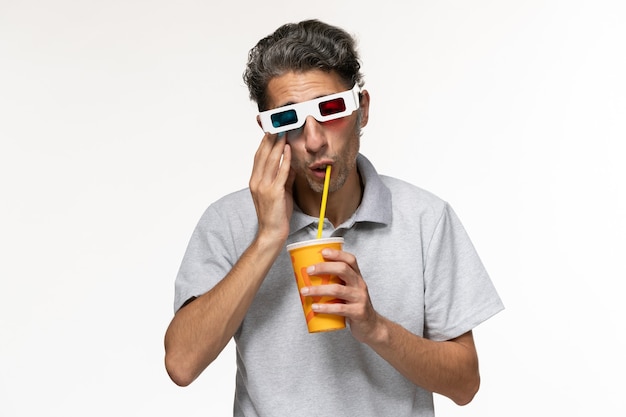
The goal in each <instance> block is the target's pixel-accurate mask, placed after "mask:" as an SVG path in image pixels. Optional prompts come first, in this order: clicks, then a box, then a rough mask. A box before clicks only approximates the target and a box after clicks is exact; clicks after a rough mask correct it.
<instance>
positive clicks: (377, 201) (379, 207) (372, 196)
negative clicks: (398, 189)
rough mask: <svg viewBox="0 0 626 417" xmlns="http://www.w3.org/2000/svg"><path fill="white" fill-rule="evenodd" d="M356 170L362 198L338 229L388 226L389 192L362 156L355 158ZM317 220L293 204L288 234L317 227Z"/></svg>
mask: <svg viewBox="0 0 626 417" xmlns="http://www.w3.org/2000/svg"><path fill="white" fill-rule="evenodd" d="M356 162H357V169H358V170H359V174H360V175H361V181H362V182H363V186H364V190H363V198H362V199H361V204H360V205H359V207H358V208H357V209H356V211H355V212H354V214H353V215H352V216H351V217H350V218H349V219H348V220H346V222H344V223H343V224H342V225H340V226H339V227H337V229H339V228H350V227H352V226H353V225H354V224H355V223H358V222H371V223H380V224H384V225H388V224H390V223H391V191H389V188H387V186H386V185H385V184H384V183H383V181H382V179H381V178H380V176H379V175H378V172H376V168H374V165H372V163H371V162H370V161H369V160H368V159H367V158H366V157H365V156H363V155H362V154H359V155H358V156H357V160H356ZM318 221H319V219H317V218H316V217H313V216H309V215H308V214H305V213H303V212H302V210H300V207H298V206H297V205H295V204H294V209H293V214H292V216H291V223H290V230H291V232H290V234H293V233H295V232H297V231H298V230H301V229H303V228H305V227H309V226H311V225H312V224H315V225H317V222H318Z"/></svg>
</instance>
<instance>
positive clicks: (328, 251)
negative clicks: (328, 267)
mask: <svg viewBox="0 0 626 417" xmlns="http://www.w3.org/2000/svg"><path fill="white" fill-rule="evenodd" d="M331 253H332V251H331V250H330V249H322V255H323V256H328V255H330V254H331Z"/></svg>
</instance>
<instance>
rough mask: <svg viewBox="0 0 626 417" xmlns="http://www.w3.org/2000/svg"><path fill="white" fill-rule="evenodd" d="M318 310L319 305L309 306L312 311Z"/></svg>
mask: <svg viewBox="0 0 626 417" xmlns="http://www.w3.org/2000/svg"><path fill="white" fill-rule="evenodd" d="M319 309H320V306H319V304H311V310H313V311H317V310H319Z"/></svg>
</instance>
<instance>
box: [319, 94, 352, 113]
mask: <svg viewBox="0 0 626 417" xmlns="http://www.w3.org/2000/svg"><path fill="white" fill-rule="evenodd" d="M343 111H346V103H345V102H344V101H343V99H342V98H341V97H339V98H336V99H333V100H328V101H322V102H321V103H320V113H321V115H322V116H330V115H331V114H337V113H341V112H343Z"/></svg>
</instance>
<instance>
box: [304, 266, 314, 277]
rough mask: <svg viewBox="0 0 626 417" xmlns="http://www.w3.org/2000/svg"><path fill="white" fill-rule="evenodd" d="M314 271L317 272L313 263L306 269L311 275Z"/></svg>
mask: <svg viewBox="0 0 626 417" xmlns="http://www.w3.org/2000/svg"><path fill="white" fill-rule="evenodd" d="M313 272H315V267H314V266H313V265H311V266H310V267H308V268H307V269H306V273H307V274H309V275H311V274H312V273H313Z"/></svg>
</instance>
